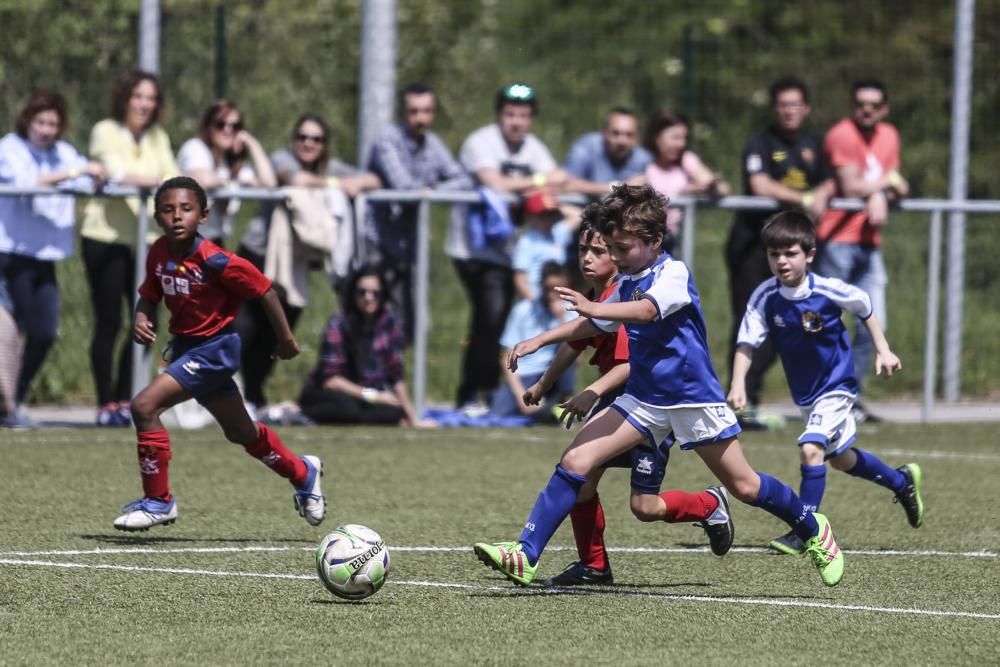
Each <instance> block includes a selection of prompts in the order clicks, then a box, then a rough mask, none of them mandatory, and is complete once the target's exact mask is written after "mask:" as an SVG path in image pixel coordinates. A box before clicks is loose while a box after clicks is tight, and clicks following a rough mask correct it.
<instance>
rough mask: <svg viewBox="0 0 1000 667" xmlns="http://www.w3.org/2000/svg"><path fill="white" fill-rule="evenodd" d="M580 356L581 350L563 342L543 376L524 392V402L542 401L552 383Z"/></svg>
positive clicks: (535, 402) (531, 403)
mask: <svg viewBox="0 0 1000 667" xmlns="http://www.w3.org/2000/svg"><path fill="white" fill-rule="evenodd" d="M579 356H580V350H574V349H573V348H572V347H570V346H569V345H567V344H566V343H563V344H562V345H560V346H559V349H558V350H556V356H555V358H554V359H553V360H552V363H551V364H549V367H548V368H546V369H545V372H544V373H542V377H540V378H539V379H538V382H536V383H535V384H533V385H531V386H530V387H528V388H527V389H526V390H525V392H524V402H525V403H527V404H528V405H538V404H539V403H541V402H542V397H543V396H545V392H547V391H548V390H549V389H550V388H551V387H552V385H554V384H555V383H556V380H558V379H559V376H560V375H562V374H563V372H565V370H566V369H567V368H569V367H570V366H572V365H573V362H574V361H576V358H577V357H579Z"/></svg>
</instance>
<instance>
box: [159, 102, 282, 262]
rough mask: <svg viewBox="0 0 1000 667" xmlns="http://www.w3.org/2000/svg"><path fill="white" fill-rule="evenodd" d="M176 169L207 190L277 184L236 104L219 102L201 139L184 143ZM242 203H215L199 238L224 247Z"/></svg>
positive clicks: (207, 119) (207, 112)
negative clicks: (244, 124)
mask: <svg viewBox="0 0 1000 667" xmlns="http://www.w3.org/2000/svg"><path fill="white" fill-rule="evenodd" d="M177 166H178V167H180V170H181V172H182V173H183V174H185V175H186V176H190V177H191V178H193V179H195V180H196V181H198V184H199V185H201V187H203V188H205V189H206V190H209V191H211V190H213V189H215V188H225V187H230V186H234V185H245V186H250V187H265V188H273V187H274V186H276V185H277V184H278V179H277V178H276V177H275V175H274V169H273V168H272V167H271V162H270V161H269V160H268V159H267V153H265V152H264V149H263V147H261V145H260V142H259V141H257V139H256V137H254V136H253V135H252V134H250V133H249V132H248V131H247V130H246V129H245V128H244V127H243V113H242V112H241V111H240V108H239V107H238V106H237V105H236V103H235V102H232V101H230V100H218V101H217V102H215V103H214V104H212V105H211V106H210V107H208V109H206V110H205V113H204V114H203V115H202V118H201V125H200V127H199V130H198V136H196V137H191V138H190V139H188V140H187V141H185V142H184V145H183V146H181V150H180V152H179V153H177ZM239 210H240V200H239V199H216V200H215V201H213V202H212V208H211V210H210V211H209V214H208V221H207V222H206V223H205V224H204V225H202V227H201V230H200V232H199V233H200V234H201V235H202V236H204V237H205V238H207V239H209V240H210V241H213V242H214V243H217V244H219V245H222V244H223V241H224V240H225V238H226V237H227V236H229V234H230V233H232V224H233V218H234V217H235V216H236V214H237V213H238V212H239Z"/></svg>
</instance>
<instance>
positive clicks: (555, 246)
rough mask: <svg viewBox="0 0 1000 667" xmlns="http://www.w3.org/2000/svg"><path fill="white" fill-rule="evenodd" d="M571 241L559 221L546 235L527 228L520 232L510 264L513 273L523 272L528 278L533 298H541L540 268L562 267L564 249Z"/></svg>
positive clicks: (567, 231)
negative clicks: (548, 264)
mask: <svg viewBox="0 0 1000 667" xmlns="http://www.w3.org/2000/svg"><path fill="white" fill-rule="evenodd" d="M572 240H573V232H571V231H570V229H569V225H567V224H566V222H565V221H562V220H560V221H559V222H557V223H556V224H554V225H552V229H551V230H550V231H549V233H548V234H546V233H545V232H543V231H541V230H538V229H535V228H534V227H527V228H525V229H524V231H522V232H521V235H520V236H519V237H518V239H517V243H516V244H515V245H514V256H513V258H512V259H511V263H512V264H513V266H514V270H515V271H524V272H525V273H526V274H527V277H528V285H530V286H531V289H532V291H533V292H534V294H535V298H538V297H540V296H542V267H543V266H544V265H545V263H546V262H555V263H556V264H558V265H560V266H562V265H563V264H565V263H566V248H567V247H568V246H569V244H570V242H571V241H572Z"/></svg>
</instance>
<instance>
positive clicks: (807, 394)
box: [737, 274, 872, 407]
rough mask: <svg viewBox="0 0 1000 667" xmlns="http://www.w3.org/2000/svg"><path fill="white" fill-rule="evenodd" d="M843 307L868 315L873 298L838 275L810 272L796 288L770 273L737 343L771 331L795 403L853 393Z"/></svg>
mask: <svg viewBox="0 0 1000 667" xmlns="http://www.w3.org/2000/svg"><path fill="white" fill-rule="evenodd" d="M845 310H846V311H848V312H850V313H853V314H854V315H857V316H858V317H860V318H861V319H864V320H867V319H868V318H869V317H871V316H872V303H871V299H870V298H869V297H868V295H867V294H866V293H865V292H864V291H863V290H861V289H858V288H857V287H854V286H853V285H848V284H847V283H845V282H843V281H841V280H838V279H837V278H824V277H822V276H816V275H813V274H809V276H808V278H807V280H805V281H804V282H803V283H802V284H801V285H799V286H798V287H784V286H782V284H781V283H780V282H779V281H778V279H777V278H769V279H768V280H765V281H764V282H763V283H761V284H760V286H759V287H757V289H756V290H754V293H753V295H751V297H750V301H749V303H748V304H747V312H746V314H745V315H744V316H743V322H742V323H741V324H740V333H739V336H738V338H737V344H738V345H751V346H753V347H757V346H758V345H760V344H761V343H763V342H764V339H766V338H767V337H768V336H771V339H772V340H773V341H774V346H775V348H776V349H777V350H778V355H779V356H780V357H781V365H782V366H784V368H785V377H786V378H788V386H789V388H790V389H791V390H792V399H793V400H794V401H795V403H796V404H797V405H800V406H803V407H808V406H810V405H813V404H814V403H815V402H816V401H817V400H818V399H819V398H820V397H821V396H824V395H826V394H833V393H839V394H847V395H850V396H854V395H856V394H857V392H858V382H857V378H855V377H854V360H853V357H852V355H851V343H850V340H849V339H848V337H847V328H846V327H845V326H844V322H843V320H841V313H843V311H845Z"/></svg>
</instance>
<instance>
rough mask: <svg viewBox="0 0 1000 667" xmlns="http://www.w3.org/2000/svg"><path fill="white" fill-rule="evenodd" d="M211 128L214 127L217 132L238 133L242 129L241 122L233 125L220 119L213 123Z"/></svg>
mask: <svg viewBox="0 0 1000 667" xmlns="http://www.w3.org/2000/svg"><path fill="white" fill-rule="evenodd" d="M212 126H213V127H215V129H217V130H225V129H231V130H236V131H237V132H239V131H240V130H242V129H243V121H242V120H238V121H236V122H235V123H228V122H226V121H224V120H222V119H221V118H220V119H219V120H217V121H214V122H213V123H212Z"/></svg>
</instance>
